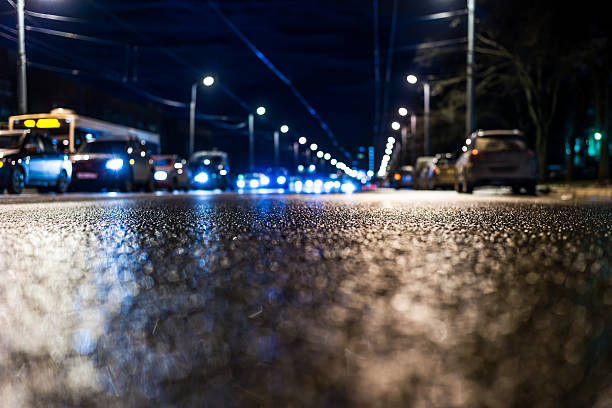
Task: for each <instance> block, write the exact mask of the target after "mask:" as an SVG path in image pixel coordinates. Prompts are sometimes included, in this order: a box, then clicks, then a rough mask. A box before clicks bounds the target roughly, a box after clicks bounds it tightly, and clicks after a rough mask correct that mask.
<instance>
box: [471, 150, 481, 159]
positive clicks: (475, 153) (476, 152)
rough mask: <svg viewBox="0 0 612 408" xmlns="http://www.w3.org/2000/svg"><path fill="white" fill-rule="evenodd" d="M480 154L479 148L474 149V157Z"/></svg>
mask: <svg viewBox="0 0 612 408" xmlns="http://www.w3.org/2000/svg"><path fill="white" fill-rule="evenodd" d="M479 154H480V152H479V151H478V150H477V149H474V150H472V157H476V156H478V155H479Z"/></svg>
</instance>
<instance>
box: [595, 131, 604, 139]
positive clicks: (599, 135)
mask: <svg viewBox="0 0 612 408" xmlns="http://www.w3.org/2000/svg"><path fill="white" fill-rule="evenodd" d="M593 137H594V138H595V140H601V139H602V138H603V136H602V135H601V133H600V132H595V134H594V135H593Z"/></svg>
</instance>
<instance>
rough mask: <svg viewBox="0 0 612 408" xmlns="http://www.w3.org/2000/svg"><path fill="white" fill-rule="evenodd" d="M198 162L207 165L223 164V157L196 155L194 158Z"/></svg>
mask: <svg viewBox="0 0 612 408" xmlns="http://www.w3.org/2000/svg"><path fill="white" fill-rule="evenodd" d="M192 161H193V162H194V163H196V164H203V165H205V166H218V165H219V164H223V158H222V157H221V156H196V157H195V158H194V159H193V160H192Z"/></svg>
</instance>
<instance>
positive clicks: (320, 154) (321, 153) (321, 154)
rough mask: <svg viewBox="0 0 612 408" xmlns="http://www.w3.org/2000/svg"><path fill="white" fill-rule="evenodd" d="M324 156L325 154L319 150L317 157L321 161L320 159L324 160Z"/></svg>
mask: <svg viewBox="0 0 612 408" xmlns="http://www.w3.org/2000/svg"><path fill="white" fill-rule="evenodd" d="M323 154H324V153H323V152H322V151H321V150H319V151H318V152H317V157H318V158H319V159H320V158H322V157H323Z"/></svg>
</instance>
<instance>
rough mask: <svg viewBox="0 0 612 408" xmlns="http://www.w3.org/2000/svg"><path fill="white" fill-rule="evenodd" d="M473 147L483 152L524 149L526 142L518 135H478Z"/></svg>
mask: <svg viewBox="0 0 612 408" xmlns="http://www.w3.org/2000/svg"><path fill="white" fill-rule="evenodd" d="M474 148H475V149H477V150H481V151H483V152H502V151H508V150H525V149H527V143H526V142H525V140H524V139H522V138H520V137H507V136H505V137H503V136H500V137H479V138H477V139H476V144H475V145H474Z"/></svg>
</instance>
